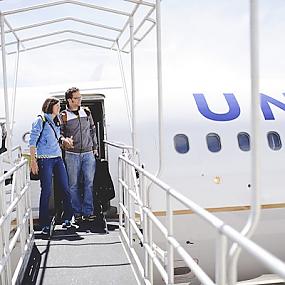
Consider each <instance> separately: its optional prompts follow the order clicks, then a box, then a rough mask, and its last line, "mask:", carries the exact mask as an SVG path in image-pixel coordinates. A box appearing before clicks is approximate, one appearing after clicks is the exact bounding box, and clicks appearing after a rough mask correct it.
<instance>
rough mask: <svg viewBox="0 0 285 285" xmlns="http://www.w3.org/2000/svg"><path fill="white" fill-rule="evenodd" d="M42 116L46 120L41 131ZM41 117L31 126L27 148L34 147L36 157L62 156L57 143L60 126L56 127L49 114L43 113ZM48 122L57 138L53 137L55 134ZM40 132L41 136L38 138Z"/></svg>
mask: <svg viewBox="0 0 285 285" xmlns="http://www.w3.org/2000/svg"><path fill="white" fill-rule="evenodd" d="M43 116H44V118H45V120H46V122H45V124H44V129H43V119H42V117H43ZM43 116H42V117H41V116H38V117H37V119H36V120H35V121H34V122H33V124H32V130H31V134H30V140H29V146H30V147H31V146H34V147H36V149H37V157H57V156H61V155H62V153H61V148H60V145H59V142H58V139H59V137H60V126H57V125H56V124H55V123H54V121H53V119H52V116H51V114H46V113H45V114H44V115H43ZM48 122H49V123H50V124H51V125H52V126H53V128H54V130H55V132H56V136H57V137H56V136H55V133H54V131H53V129H52V127H51V126H50V124H49V123H48ZM42 129H43V131H42ZM41 131H42V134H41V136H40V133H41ZM39 137H40V139H39Z"/></svg>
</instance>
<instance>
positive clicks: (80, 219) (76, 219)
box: [74, 215, 82, 224]
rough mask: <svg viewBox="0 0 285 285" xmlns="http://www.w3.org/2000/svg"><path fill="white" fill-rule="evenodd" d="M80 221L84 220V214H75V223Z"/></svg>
mask: <svg viewBox="0 0 285 285" xmlns="http://www.w3.org/2000/svg"><path fill="white" fill-rule="evenodd" d="M80 222H82V216H81V215H75V216H74V223H75V224H79V223H80Z"/></svg>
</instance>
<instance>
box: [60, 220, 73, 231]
mask: <svg viewBox="0 0 285 285" xmlns="http://www.w3.org/2000/svg"><path fill="white" fill-rule="evenodd" d="M62 227H63V228H64V229H68V228H71V222H70V221H69V220H65V221H64V222H63V223H62Z"/></svg>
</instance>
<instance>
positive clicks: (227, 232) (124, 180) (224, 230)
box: [119, 155, 285, 284]
mask: <svg viewBox="0 0 285 285" xmlns="http://www.w3.org/2000/svg"><path fill="white" fill-rule="evenodd" d="M131 169H136V171H138V172H139V173H140V179H142V181H143V183H142V184H143V186H142V189H141V193H142V196H143V197H137V195H138V194H137V192H134V191H133V190H132V189H133V188H134V183H136V181H133V179H132V176H131V175H130V174H131ZM146 178H147V179H149V180H150V181H152V183H154V184H155V185H157V186H158V189H159V190H161V191H163V192H165V194H166V195H167V211H166V212H167V215H166V217H167V226H164V225H163V224H162V223H161V222H160V221H159V219H158V218H156V217H155V216H154V214H153V213H152V212H151V210H150V208H149V203H150V200H149V193H148V192H149V189H147V188H146V187H144V185H145V183H144V180H145V179H146ZM119 186H120V187H119V191H120V203H119V205H120V229H121V231H122V232H126V235H127V237H128V239H127V240H126V242H127V244H128V246H129V247H130V248H132V247H133V245H132V234H133V230H131V228H135V227H137V225H136V223H135V216H134V213H133V210H132V208H133V203H134V202H136V203H137V204H138V205H139V207H140V208H141V210H142V212H143V215H144V219H146V220H144V227H143V237H141V236H139V235H138V238H139V239H140V240H141V242H142V243H143V245H144V247H146V248H145V250H146V253H147V255H148V258H150V259H152V260H153V263H154V264H155V265H157V261H154V259H153V257H152V255H151V254H150V252H149V251H150V250H149V248H152V246H151V244H152V237H151V235H152V232H150V229H149V228H150V226H149V224H150V223H151V224H154V225H155V226H156V227H157V229H159V230H160V232H161V233H162V234H163V235H164V237H165V238H166V240H167V241H168V245H169V246H168V250H167V257H168V264H169V261H171V260H172V261H173V250H176V251H177V253H178V254H179V255H180V256H181V258H182V259H183V260H184V261H185V262H186V264H187V265H188V266H189V267H190V268H191V270H192V271H193V273H194V274H195V275H196V277H197V278H198V279H199V280H200V281H201V282H202V283H203V284H214V283H213V281H212V280H211V279H210V277H209V276H208V275H207V274H206V273H205V272H204V271H203V270H202V268H200V267H199V265H198V264H196V262H195V261H194V260H193V258H192V257H191V256H190V255H189V254H188V253H187V252H186V251H185V250H184V248H183V247H182V246H181V245H180V244H179V242H178V241H177V240H176V239H175V237H174V236H173V235H172V227H173V221H172V215H173V210H172V207H171V199H170V198H172V199H175V200H176V201H179V202H180V203H182V204H183V205H184V206H186V207H187V208H188V209H191V210H192V211H193V212H194V213H196V214H197V215H198V216H199V217H200V218H202V219H203V220H204V221H206V222H207V223H208V224H210V225H211V226H213V227H214V228H215V229H216V231H217V233H218V240H217V244H218V246H217V249H218V250H217V251H216V283H217V284H225V283H226V273H227V267H226V255H227V251H226V244H227V241H228V240H230V241H232V242H235V243H237V244H238V245H239V246H240V247H241V248H243V249H244V250H246V251H247V252H248V253H250V254H251V255H252V256H253V257H254V258H256V259H257V260H259V261H260V262H261V263H262V264H263V265H264V266H265V267H267V268H268V269H270V270H271V271H272V272H274V273H276V274H278V275H279V276H280V277H282V278H284V279H285V263H283V262H282V261H281V260H279V259H278V258H277V257H275V256H273V255H272V254H270V253H269V252H267V251H266V250H264V249H263V248H261V247H260V246H258V245H257V244H255V243H254V242H253V241H251V240H249V239H248V238H246V237H244V236H243V235H242V234H241V233H239V232H238V231H236V230H234V229H233V228H232V227H230V226H229V225H227V224H225V223H224V222H223V221H222V220H220V219H219V218H217V217H216V216H214V215H213V214H211V213H209V212H208V211H207V210H205V209H204V208H202V207H201V206H199V205H197V204H196V203H195V202H193V201H191V200H190V199H188V198H186V197H185V196H184V195H182V194H180V193H179V192H178V191H176V190H175V189H173V188H171V187H170V186H169V185H167V184H166V183H164V182H163V181H161V180H160V179H158V178H157V177H155V176H154V175H152V174H150V173H149V172H147V171H146V170H145V169H143V168H141V167H140V166H138V165H136V164H135V163H134V162H132V161H131V160H129V159H128V158H126V157H125V156H124V155H121V156H120V157H119ZM126 186H127V187H126ZM123 196H124V201H123ZM141 201H143V205H142V203H141ZM126 213H127V214H126ZM123 215H125V226H124V225H123V218H122V216H123ZM146 225H148V227H147V226H146ZM137 230H138V229H134V231H135V232H137ZM126 235H123V237H124V236H126ZM170 249H171V250H170ZM131 252H132V253H133V251H131ZM133 254H135V253H133ZM160 269H161V268H158V271H159V272H160V273H161V276H162V278H163V279H164V281H165V283H166V284H173V262H172V265H171V267H170V268H169V266H168V268H167V278H166V275H165V274H166V271H165V270H164V271H161V270H160ZM144 271H148V272H149V271H150V268H144ZM141 274H142V276H144V277H145V272H141ZM152 278H153V277H152V276H148V279H149V280H152ZM150 282H151V281H150Z"/></svg>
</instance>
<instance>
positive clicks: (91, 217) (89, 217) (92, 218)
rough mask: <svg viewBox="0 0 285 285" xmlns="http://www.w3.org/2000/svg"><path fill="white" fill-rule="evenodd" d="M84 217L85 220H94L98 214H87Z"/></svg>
mask: <svg viewBox="0 0 285 285" xmlns="http://www.w3.org/2000/svg"><path fill="white" fill-rule="evenodd" d="M82 219H83V220H84V221H88V222H94V221H95V219H96V216H95V215H87V216H83V217H82Z"/></svg>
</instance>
